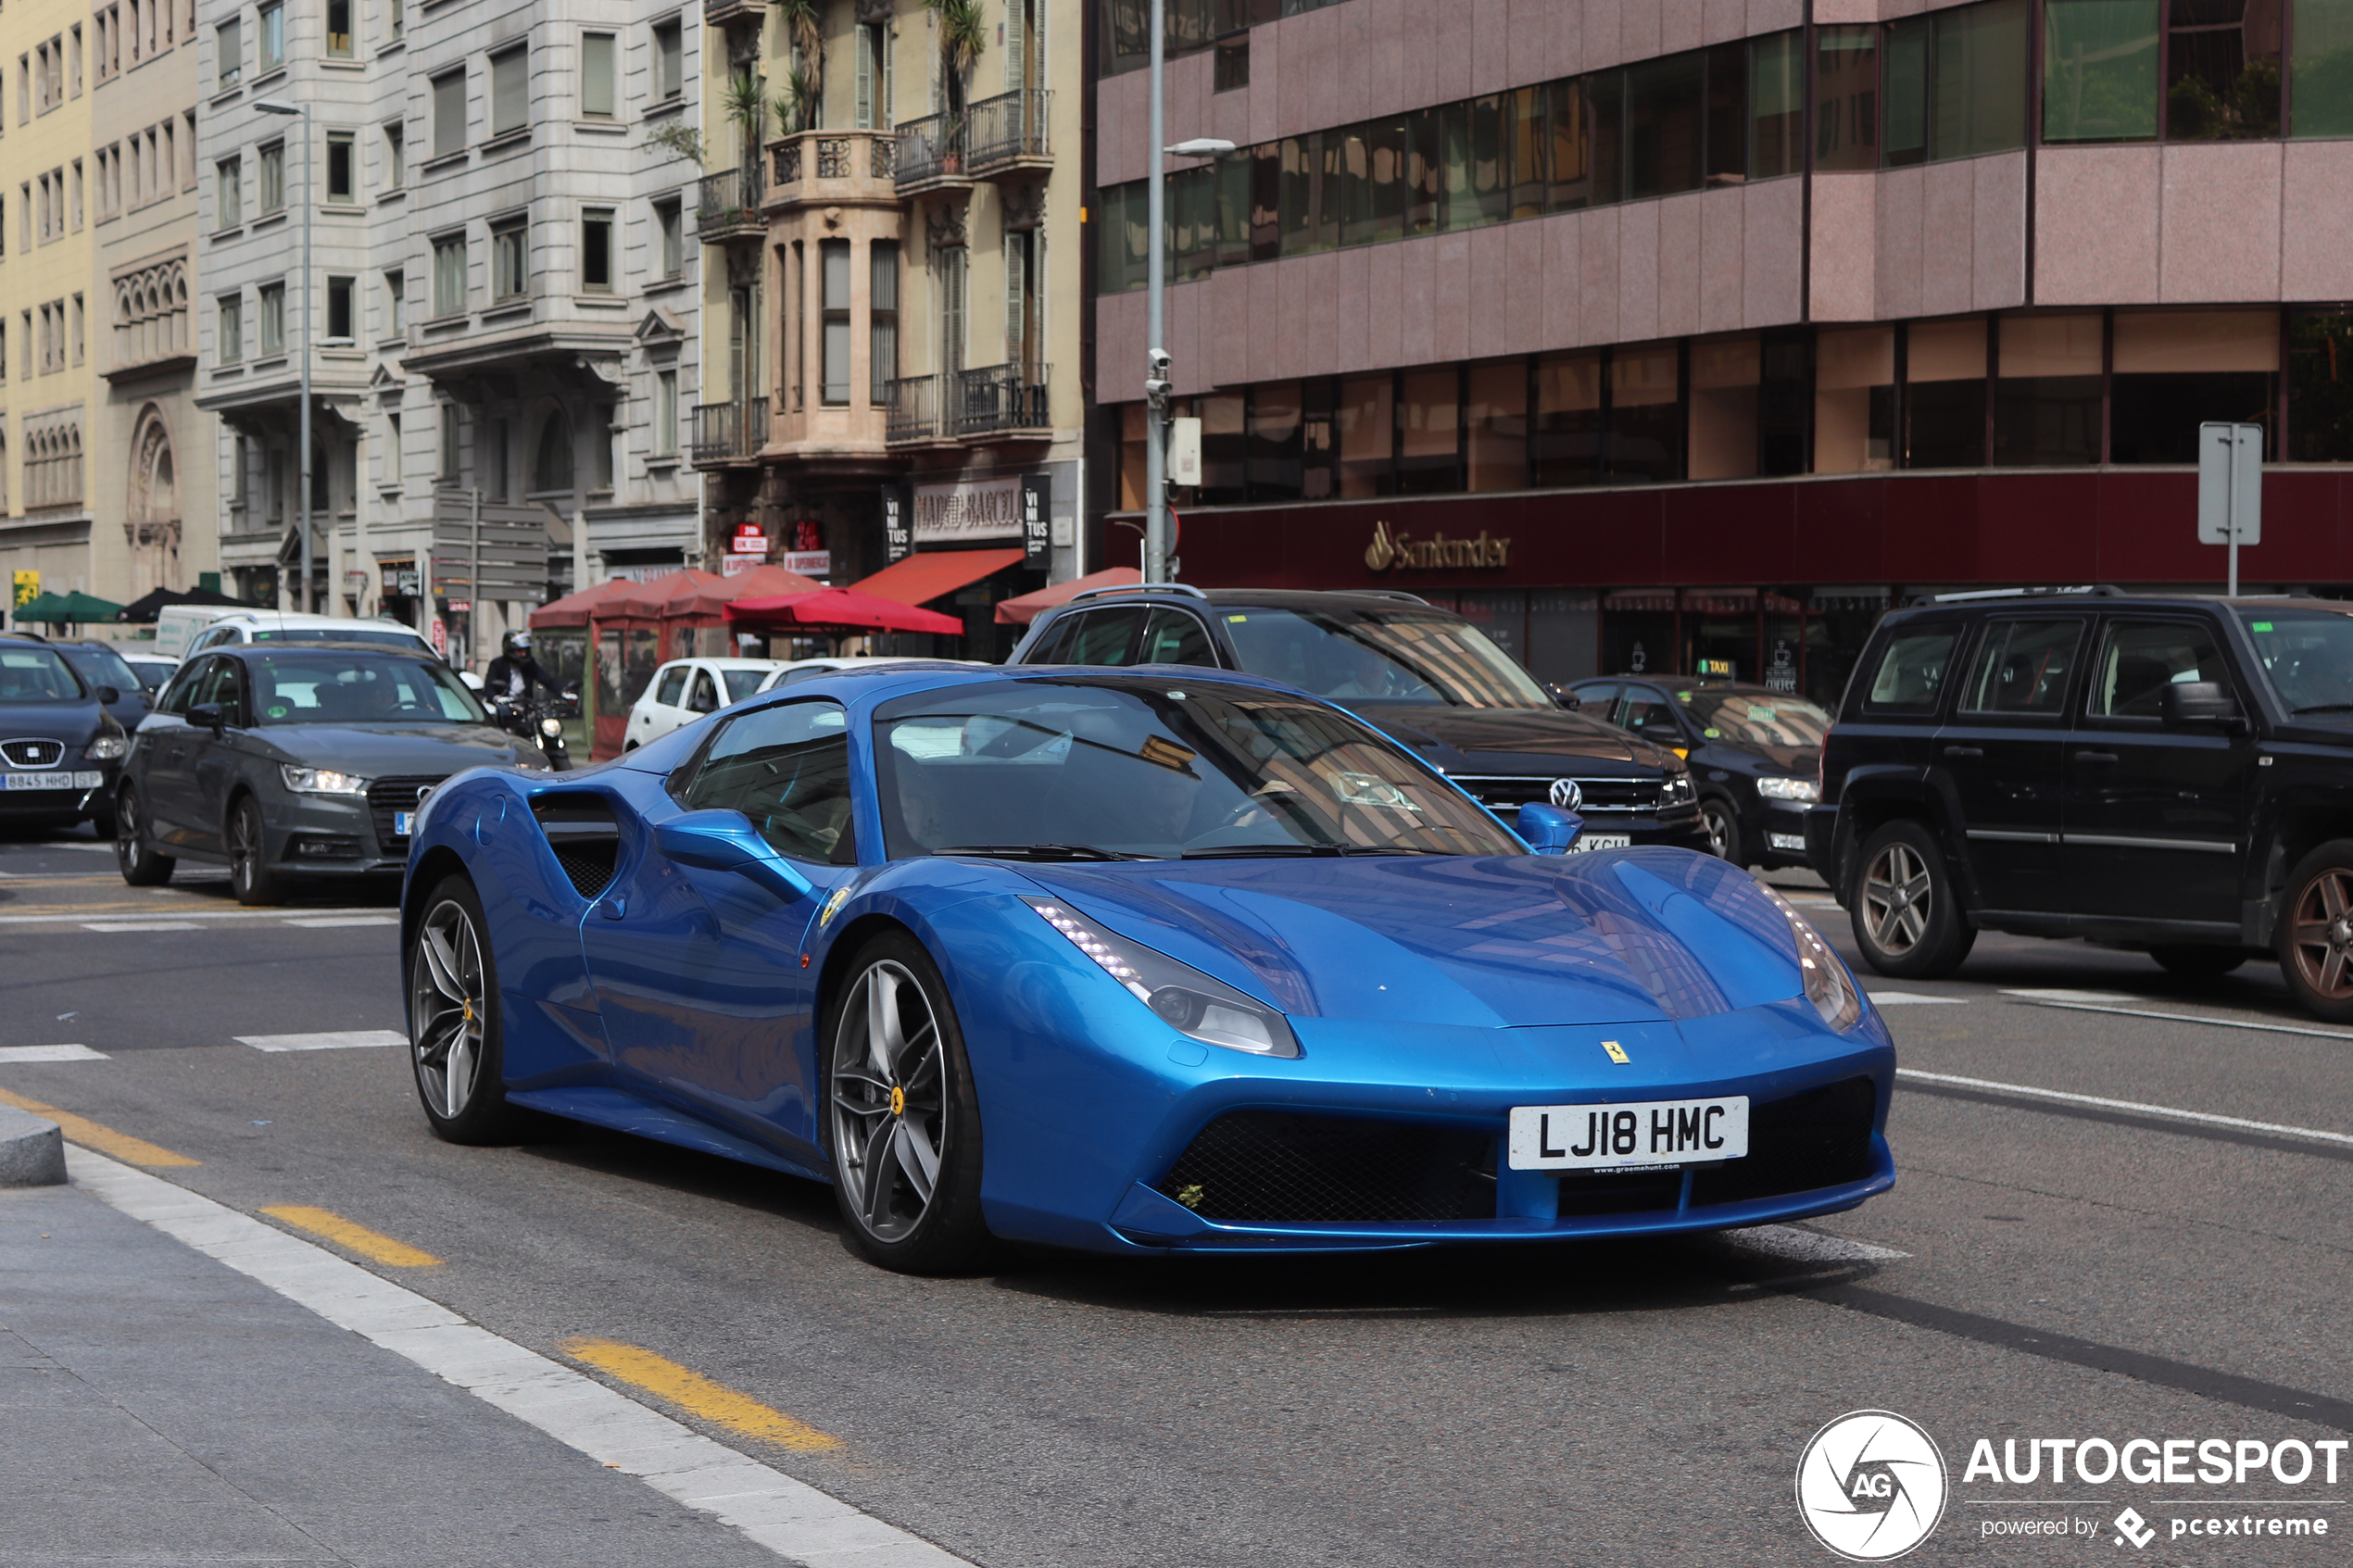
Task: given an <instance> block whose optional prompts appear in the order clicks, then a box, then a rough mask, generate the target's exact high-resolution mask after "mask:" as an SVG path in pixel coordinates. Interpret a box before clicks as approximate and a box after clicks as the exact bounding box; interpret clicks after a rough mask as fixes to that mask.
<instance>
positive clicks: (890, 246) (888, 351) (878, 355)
mask: <svg viewBox="0 0 2353 1568" xmlns="http://www.w3.org/2000/svg"><path fill="white" fill-rule="evenodd" d="M868 249H869V251H870V253H871V255H870V260H869V265H868V269H867V270H868V273H869V274H870V275H869V278H868V281H867V307H868V308H867V321H868V327H867V343H866V357H867V361H868V363H867V383H868V386H867V398H868V400H869V401H870V402H872V403H873V404H874V405H875V407H876V408H882V407H885V406H887V404H888V403H889V402H890V383H892V382H893V381H895V380H897V379H898V376H899V245H898V243H897V242H896V241H893V240H876V241H875V243H874V244H873V245H871V246H869V247H868Z"/></svg>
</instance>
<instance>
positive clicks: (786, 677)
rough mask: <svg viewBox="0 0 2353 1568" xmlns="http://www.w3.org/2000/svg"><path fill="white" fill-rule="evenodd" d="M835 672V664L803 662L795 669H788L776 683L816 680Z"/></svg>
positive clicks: (787, 683) (785, 683)
mask: <svg viewBox="0 0 2353 1568" xmlns="http://www.w3.org/2000/svg"><path fill="white" fill-rule="evenodd" d="M833 672H834V666H832V665H830V664H803V665H800V666H799V667H797V668H795V669H791V670H787V671H785V672H784V674H783V675H781V676H779V677H778V678H777V681H776V684H778V685H780V686H789V685H793V684H796V683H798V682H801V681H814V680H817V679H819V678H821V677H823V676H826V675H830V674H832V673H833Z"/></svg>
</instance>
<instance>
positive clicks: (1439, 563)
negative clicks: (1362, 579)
mask: <svg viewBox="0 0 2353 1568" xmlns="http://www.w3.org/2000/svg"><path fill="white" fill-rule="evenodd" d="M1511 553H1512V542H1511V539H1510V538H1509V537H1508V536H1506V537H1504V538H1500V539H1498V538H1495V537H1493V536H1492V535H1491V534H1490V533H1488V532H1487V530H1485V529H1483V528H1482V529H1480V530H1479V531H1478V536H1477V537H1476V538H1471V539H1449V538H1448V537H1447V536H1446V535H1445V534H1444V533H1433V534H1431V535H1430V536H1429V537H1428V538H1427V539H1416V538H1415V537H1414V536H1413V535H1412V534H1410V533H1401V532H1397V531H1394V530H1392V529H1391V528H1390V526H1389V524H1388V523H1386V522H1376V523H1375V524H1373V542H1372V543H1371V544H1369V545H1367V546H1365V565H1366V566H1369V567H1371V568H1372V569H1373V570H1374V571H1388V570H1389V569H1390V567H1392V566H1396V567H1404V568H1407V569H1409V570H1418V571H1434V570H1437V569H1439V568H1442V567H1450V566H1451V567H1484V568H1494V569H1501V568H1503V567H1506V566H1509V565H1510V564H1511Z"/></svg>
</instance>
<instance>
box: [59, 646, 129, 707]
mask: <svg viewBox="0 0 2353 1568" xmlns="http://www.w3.org/2000/svg"><path fill="white" fill-rule="evenodd" d="M57 651H58V652H60V653H62V654H64V655H65V659H66V662H67V663H68V664H70V665H72V666H73V667H74V669H76V670H77V671H81V673H82V679H83V680H85V681H87V682H89V683H90V684H92V685H94V686H112V687H113V688H114V689H115V690H117V691H119V692H121V693H124V694H125V695H127V696H137V695H138V694H139V693H140V692H143V691H145V689H146V686H145V683H143V682H142V681H141V680H140V679H139V677H138V675H137V673H136V672H135V671H132V668H131V666H130V664H129V663H127V662H126V661H125V660H124V659H123V657H122V655H120V654H119V653H117V652H115V651H114V649H112V648H60V649H58V650H57Z"/></svg>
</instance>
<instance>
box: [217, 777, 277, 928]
mask: <svg viewBox="0 0 2353 1568" xmlns="http://www.w3.org/2000/svg"><path fill="white" fill-rule="evenodd" d="M221 836H222V838H223V839H224V840H226V842H227V844H228V846H229V889H230V891H231V892H233V893H234V894H236V896H237V902H238V903H240V904H244V905H247V906H249V907H250V906H252V905H256V904H276V903H281V902H283V900H284V898H285V896H286V888H285V881H284V879H283V877H281V876H279V875H278V873H277V872H273V871H271V869H270V835H269V832H268V830H267V829H266V828H265V827H264V826H263V825H262V821H261V802H260V801H258V800H256V799H255V798H254V797H252V796H250V795H241V796H239V797H237V803H236V804H235V805H233V806H232V807H230V808H229V824H228V831H227V832H226V833H224V834H222V835H221Z"/></svg>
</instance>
